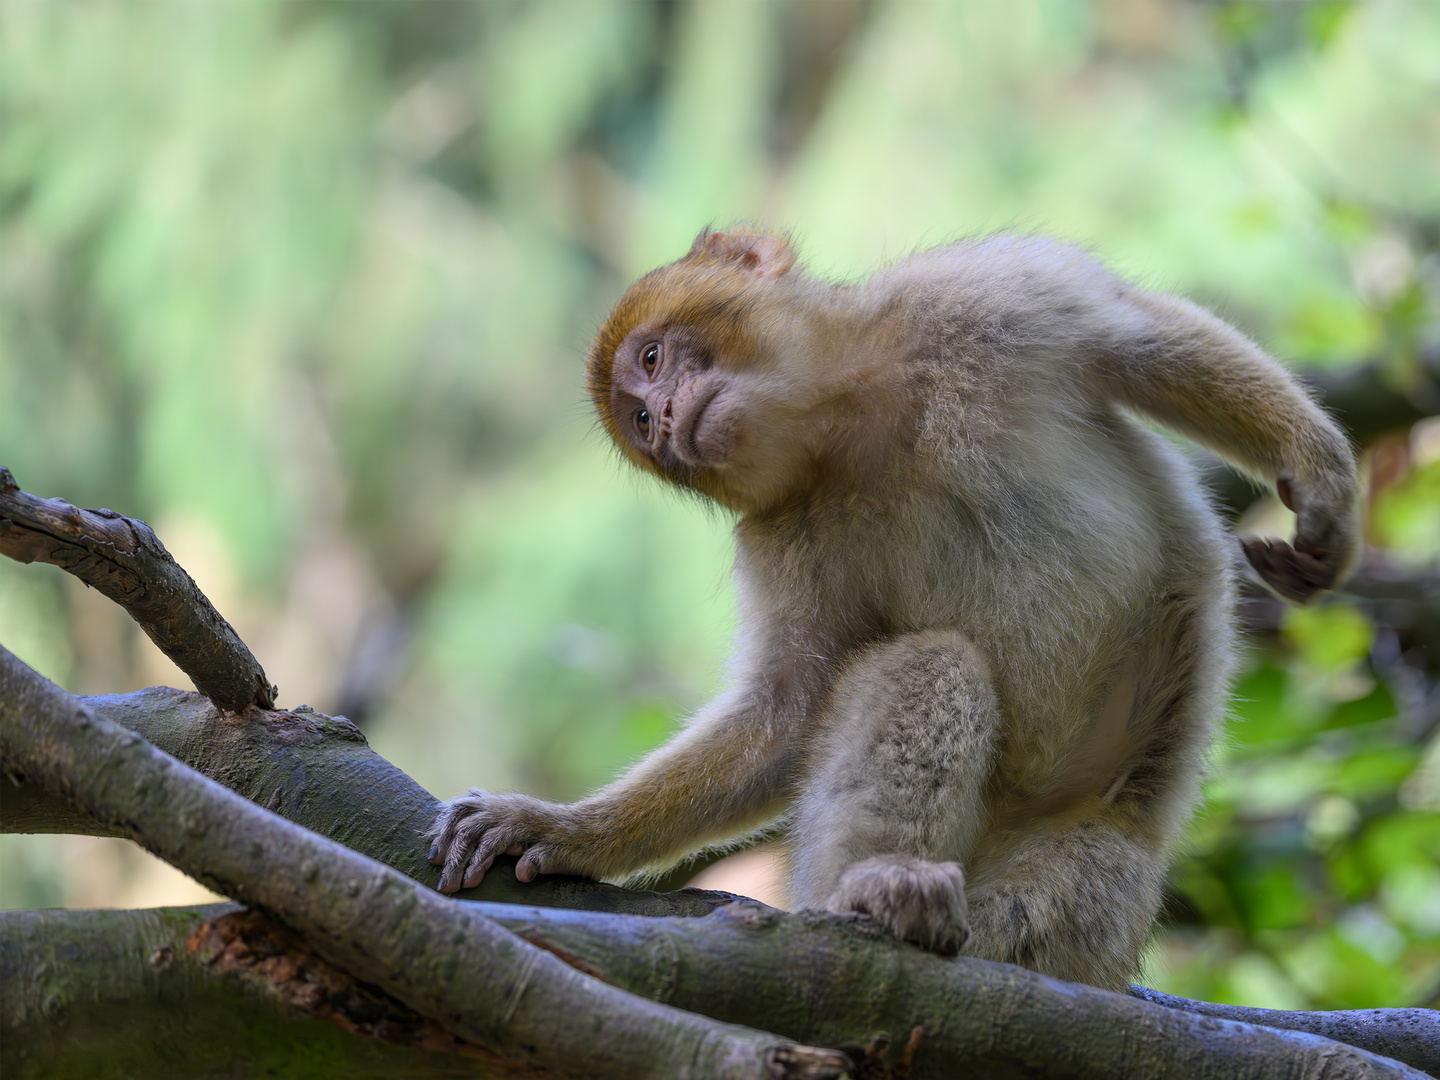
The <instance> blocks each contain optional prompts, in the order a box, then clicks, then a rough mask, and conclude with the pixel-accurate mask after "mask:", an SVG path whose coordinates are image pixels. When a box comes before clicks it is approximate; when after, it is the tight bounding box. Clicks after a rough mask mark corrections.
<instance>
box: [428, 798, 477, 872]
mask: <svg viewBox="0 0 1440 1080" xmlns="http://www.w3.org/2000/svg"><path fill="white" fill-rule="evenodd" d="M484 806H485V793H484V792H483V791H480V790H479V789H478V788H475V789H472V790H471V792H470V794H468V795H460V796H457V797H456V798H453V799H450V800H449V801H447V802H445V803H443V804H442V805H441V807H440V813H439V815H437V817H436V818H435V824H433V825H432V826H430V839H431V844H430V851H429V854H428V857H429V859H430V861H431V862H432V863H434V864H435V865H437V866H438V865H440V864H441V863H443V862H444V861H445V855H446V853H447V852H448V851H449V850H450V847H451V845H452V844H454V842H455V836H456V833H457V831H458V830H459V828H460V825H461V823H462V822H463V821H465V820H466V819H468V818H470V817H472V816H473V815H474V814H476V813H477V812H479V811H480V810H482V809H483V808H484Z"/></svg>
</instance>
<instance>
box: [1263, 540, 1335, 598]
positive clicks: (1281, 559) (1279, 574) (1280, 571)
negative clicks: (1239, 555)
mask: <svg viewBox="0 0 1440 1080" xmlns="http://www.w3.org/2000/svg"><path fill="white" fill-rule="evenodd" d="M1241 547H1242V549H1243V550H1244V552H1245V557H1246V558H1247V559H1248V560H1249V561H1250V565H1251V566H1253V567H1254V568H1255V572H1256V573H1258V574H1259V575H1260V577H1261V578H1262V579H1263V580H1264V581H1265V583H1266V584H1267V585H1269V586H1270V587H1271V588H1272V589H1274V590H1275V591H1276V592H1278V593H1279V594H1280V595H1281V596H1283V597H1285V598H1286V599H1287V600H1293V601H1294V602H1295V603H1297V604H1304V603H1307V602H1308V601H1310V600H1311V599H1313V598H1314V596H1315V594H1316V593H1318V592H1320V591H1322V590H1324V589H1328V588H1330V587H1331V586H1332V585H1334V584H1335V578H1336V570H1335V566H1334V565H1333V563H1332V562H1330V561H1329V560H1327V559H1323V558H1317V557H1315V556H1314V555H1311V554H1308V553H1307V552H1304V551H1296V550H1295V549H1294V548H1292V547H1291V546H1290V545H1289V544H1287V543H1285V541H1283V540H1261V539H1259V538H1258V537H1254V538H1251V539H1248V540H1242V541H1241Z"/></svg>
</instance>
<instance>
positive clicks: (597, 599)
mask: <svg viewBox="0 0 1440 1080" xmlns="http://www.w3.org/2000/svg"><path fill="white" fill-rule="evenodd" d="M1437 55H1440V6H1437V5H1435V4H1426V3H1410V2H1405V0H1374V2H1371V3H1365V4H1351V3H1344V2H1316V3H1301V2H1295V3H1258V2H1198V0H1196V2H1186V0H1175V2H1164V0H1091V2H1089V3H1081V2H1074V0H1050V2H1041V0H1035V2H1031V0H1004V2H1001V0H995V2H988V3H986V2H982V3H965V4H959V3H953V4H928V3H918V2H917V3H880V2H875V3H870V2H863V0H788V2H780V0H777V2H774V3H753V4H740V3H726V2H719V3H671V2H640V0H633V2H632V0H623V2H605V0H581V2H575V3H547V2H533V3H515V2H501V0H496V2H488V3H469V2H455V0H429V2H423V3H421V2H406V0H396V2H382V0H373V2H369V3H363V4H361V3H338V2H325V0H287V2H280V0H253V2H239V0H211V2H208V3H204V4H199V3H181V2H163V0H150V2H130V3H114V2H102V0H93V2H90V0H63V2H52V0H7V2H6V3H5V4H3V5H0V463H3V464H6V465H8V466H10V467H11V468H12V469H13V470H14V472H15V474H16V477H17V478H18V480H19V482H20V483H21V484H22V486H24V487H25V488H27V489H28V490H31V491H34V492H36V493H39V494H45V495H61V496H64V497H65V498H67V499H69V500H71V501H73V502H76V503H79V504H83V505H108V506H113V507H115V508H117V509H120V510H122V511H123V512H125V513H129V514H133V515H137V516H141V517H145V518H147V519H148V520H150V521H151V522H152V523H153V524H154V525H156V527H157V528H158V529H159V531H160V534H161V536H162V538H163V539H165V540H166V542H167V543H168V544H170V545H171V547H172V549H173V550H175V552H176V554H177V556H178V557H179V558H180V559H181V561H182V562H183V563H184V564H185V565H186V566H187V567H188V568H189V569H190V570H191V571H192V573H194V574H195V576H196V577H197V579H198V580H199V581H200V583H201V585H202V586H203V587H205V588H206V589H207V591H209V592H210V593H211V594H212V596H214V597H215V598H216V600H217V602H218V603H219V604H220V606H221V608H222V610H224V611H225V613H226V614H227V615H228V616H230V617H231V619H232V621H234V622H235V623H236V624H237V626H238V627H239V628H240V630H241V632H242V634H243V635H244V636H245V637H246V639H247V640H248V641H249V642H250V643H251V645H252V646H253V647H254V648H255V651H256V652H257V654H258V655H259V656H260V658H261V660H262V662H264V663H265V664H266V666H267V669H268V670H269V671H270V674H271V675H272V676H273V677H274V678H275V679H276V681H278V682H279V684H280V686H281V689H282V697H283V700H284V701H285V702H286V703H287V704H296V703H298V702H299V701H300V700H305V699H308V700H310V701H311V702H312V703H314V704H315V705H317V706H318V707H321V708H326V709H330V710H337V709H338V710H344V711H347V712H349V713H351V714H353V715H356V716H357V717H362V718H363V720H364V722H365V723H366V724H367V726H368V728H369V730H370V732H371V733H372V738H373V741H374V742H375V743H376V745H377V747H378V748H379V749H380V750H381V752H382V753H385V754H387V756H389V757H391V758H392V759H393V760H395V761H396V762H397V764H399V765H401V766H402V767H404V768H406V769H407V770H409V771H410V772H412V774H414V775H415V776H416V777H417V778H419V779H420V780H421V781H422V782H424V783H426V784H427V786H429V787H431V788H432V789H433V790H435V791H437V792H439V793H444V794H448V793H450V792H453V791H454V790H457V789H458V788H460V787H462V786H464V785H468V784H480V785H485V786H492V787H495V786H517V787H523V788H525V789H527V790H532V791H536V792H538V793H541V794H546V795H551V796H556V797H573V796H575V795H577V794H579V793H580V792H582V791H583V790H585V789H587V788H589V787H592V786H594V785H596V784H598V783H600V782H603V781H604V780H605V779H606V778H607V777H609V776H611V775H613V773H614V771H615V770H616V769H617V768H619V767H621V766H622V765H623V764H624V762H626V761H627V760H631V759H633V758H634V757H635V756H637V755H638V754H639V753H641V752H642V751H643V750H645V749H646V748H647V747H649V746H651V745H653V744H654V743H655V742H657V741H658V740H660V739H661V738H663V737H664V735H665V734H666V733H667V732H668V731H669V730H670V729H671V727H672V725H673V723H674V720H675V717H676V716H677V715H678V714H680V713H683V711H684V710H686V709H689V708H693V707H694V706H695V705H697V704H698V703H699V702H701V701H702V700H703V699H704V697H705V696H706V694H707V693H709V692H710V691H711V690H713V688H714V686H715V685H716V683H717V681H718V679H719V675H720V669H721V667H722V665H723V657H724V649H725V644H724V643H725V638H726V635H727V633H728V630H729V626H730V620H731V618H732V614H731V610H730V608H731V605H730V597H729V592H728V587H727V585H726V583H725V577H726V574H725V570H726V560H727V555H726V552H727V538H726V526H727V523H726V521H725V519H724V518H723V516H721V515H719V514H717V513H716V512H714V511H708V510H706V509H705V508H703V507H700V506H698V505H696V504H695V503H693V502H691V501H687V500H685V499H683V498H679V497H677V496H673V495H667V494H664V493H662V492H659V491H656V490H654V489H653V488H652V487H651V486H649V485H645V484H641V483H639V482H638V481H637V480H632V479H631V478H630V477H629V475H628V474H626V473H624V472H622V470H621V469H620V468H619V465H618V463H617V462H616V461H615V459H614V456H613V455H612V454H611V453H610V452H609V451H608V450H607V448H606V447H605V445H604V443H603V441H602V440H601V439H600V438H599V437H597V435H596V434H595V432H594V431H593V428H592V424H591V420H590V418H589V414H588V407H587V406H586V404H585V402H584V400H583V395H582V394H581V392H580V385H579V384H580V378H579V361H580V357H581V355H582V354H583V351H584V348H585V345H586V342H587V340H588V337H589V335H590V333H591V331H592V330H593V328H594V327H595V325H596V324H597V322H598V320H599V318H600V317H601V316H602V315H603V313H604V311H605V310H606V309H607V307H608V305H609V303H610V302H612V301H613V299H614V298H615V297H616V296H617V295H618V293H619V291H620V289H621V288H622V287H623V285H624V283H625V282H626V281H627V280H628V279H629V278H630V277H632V276H633V275H634V274H636V273H637V272H639V271H642V270H644V269H647V268H648V267H649V266H651V265H653V264H655V263H657V262H659V261H662V260H666V259H669V258H673V257H674V256H676V255H677V254H679V253H680V252H682V251H683V250H684V249H685V247H686V246H687V244H688V242H689V240H690V238H691V237H692V236H693V235H694V233H695V232H696V230H698V229H699V228H700V227H701V226H703V225H705V224H707V223H712V222H714V223H725V222H728V221H731V220H735V219H758V220H763V221H768V222H771V223H776V224H780V225H783V226H787V227H792V228H794V230H795V231H796V233H797V235H798V237H799V239H800V241H801V245H802V251H803V254H804V256H805V257H806V258H807V259H808V261H809V262H810V264H811V265H812V267H814V268H815V269H817V270H819V271H822V272H827V273H834V274H839V275H847V276H848V275H855V274H860V273H863V272H865V271H866V270H867V269H869V268H872V267H874V266H875V265H876V264H877V262H879V261H881V260H883V259H885V258H887V257H893V256H896V255H900V254H903V253H904V252H906V251H907V250H909V249H911V248H913V247H916V246H921V245H926V244H931V243H936V242H940V241H943V240H945V239H947V238H949V237H952V236H955V235H958V234H963V233H968V232H975V231H983V230H987V229H992V228H1000V227H1019V228H1025V229H1040V230H1044V231H1048V232H1052V233H1057V234H1059V235H1062V236H1065V237H1069V238H1072V239H1076V240H1078V241H1081V242H1083V243H1085V244H1087V245H1089V246H1091V247H1092V248H1093V249H1094V250H1096V251H1097V252H1098V253H1099V254H1100V255H1102V256H1103V257H1105V258H1106V259H1107V260H1109V261H1110V262H1111V263H1112V264H1113V265H1115V266H1116V267H1117V268H1118V269H1120V270H1121V271H1122V272H1124V273H1126V274H1129V275H1132V276H1134V277H1137V278H1139V279H1141V280H1144V281H1147V282H1150V283H1153V284H1156V285H1158V286H1162V287H1166V288H1173V289H1176V290H1180V291H1184V292H1186V293H1188V294H1190V295H1192V296H1195V297H1196V298H1198V299H1200V300H1201V301H1203V302H1207V303H1210V304H1212V305H1214V306H1216V307H1218V308H1219V309H1220V310H1221V311H1222V312H1223V313H1224V314H1226V315H1227V316H1228V317H1229V318H1231V319H1233V320H1235V321H1236V322H1238V323H1240V324H1241V325H1242V326H1244V327H1246V328H1247V329H1248V330H1250V331H1251V332H1252V333H1254V334H1256V335H1257V336H1258V337H1260V338H1261V339H1262V340H1264V341H1266V342H1267V343H1269V344H1270V345H1271V346H1272V347H1273V348H1275V350H1276V351H1277V352H1279V353H1281V354H1282V355H1286V356H1289V357H1291V358H1293V359H1295V360H1296V361H1297V362H1299V363H1303V364H1309V365H1314V366H1318V367H1322V368H1328V369H1334V370H1340V369H1344V368H1347V367H1350V366H1353V365H1355V364H1357V363H1359V362H1361V361H1372V362H1377V363H1379V364H1380V366H1381V369H1382V371H1383V372H1384V377H1385V378H1386V379H1387V380H1389V381H1390V383H1391V384H1392V385H1395V386H1400V387H1404V386H1407V385H1410V384H1411V383H1412V382H1413V380H1414V378H1415V375H1416V372H1417V371H1418V370H1420V368H1421V367H1422V366H1423V365H1424V363H1425V361H1426V358H1427V357H1428V356H1433V355H1434V354H1435V352H1436V350H1437V349H1440V332H1437V314H1436V311H1437V292H1440V256H1437V253H1436V252H1437V247H1440V181H1437V177H1440V138H1437V137H1436V132H1437V131H1440V64H1437V63H1436V59H1435V58H1436V57H1437ZM1422 427H1423V425H1422ZM1394 438H1395V440H1398V441H1397V442H1396V445H1401V446H1403V447H1405V450H1404V452H1403V455H1402V456H1404V458H1405V462H1404V468H1402V469H1400V470H1399V471H1398V473H1397V474H1396V476H1394V477H1391V480H1394V481H1396V482H1392V483H1389V485H1388V486H1384V489H1383V490H1379V488H1380V487H1381V486H1382V485H1379V484H1377V485H1376V488H1377V495H1376V498H1375V501H1374V506H1373V515H1372V519H1371V538H1372V540H1373V541H1374V542H1375V543H1376V544H1378V545H1381V546H1382V547H1383V548H1384V549H1386V555H1385V557H1386V558H1387V559H1389V560H1391V562H1392V563H1393V564H1394V565H1396V566H1402V567H1406V568H1408V570H1409V571H1410V572H1422V571H1423V568H1425V567H1426V566H1430V565H1433V562H1434V559H1435V557H1436V555H1437V553H1440V431H1436V430H1435V429H1430V428H1426V430H1424V431H1422V430H1420V428H1417V429H1416V431H1415V432H1410V433H1407V432H1405V431H1403V430H1402V431H1399V432H1397V433H1396V434H1395V437H1394ZM1392 471H1393V470H1392ZM1393 614H1394V613H1393V612H1391V611H1390V610H1389V609H1382V608H1378V607H1376V606H1375V605H1369V606H1366V605H1363V604H1352V603H1350V602H1348V601H1346V600H1343V599H1342V600H1339V601H1336V602H1335V603H1332V604H1330V605H1329V606H1326V607H1322V608H1318V609H1316V610H1314V611H1304V612H1292V613H1290V614H1288V615H1287V616H1286V617H1285V621H1284V627H1283V630H1282V631H1281V632H1280V633H1278V634H1269V635H1261V636H1259V637H1257V639H1256V645H1255V649H1254V653H1253V657H1252V659H1251V661H1250V664H1249V667H1248V668H1247V670H1246V671H1245V673H1244V675H1243V677H1242V679H1241V681H1240V685H1239V689H1238V695H1237V699H1236V701H1237V703H1236V706H1235V722H1234V723H1233V724H1232V725H1231V731H1230V732H1229V734H1228V737H1227V740H1226V742H1225V744H1224V747H1223V750H1222V752H1221V753H1220V754H1219V755H1218V756H1217V762H1216V766H1215V771H1214V777H1213V779H1212V781H1211V782H1210V784H1209V794H1210V798H1209V803H1208V809H1207V811H1206V813H1205V815H1204V816H1203V818H1202V819H1201V820H1200V822H1199V823H1198V825H1197V827H1196V830H1195V836H1194V840H1193V843H1192V845H1191V847H1190V853H1189V854H1188V855H1187V857H1186V858H1185V859H1184V860H1183V861H1182V862H1181V864H1180V865H1179V866H1178V867H1177V869H1176V872H1175V876H1174V886H1175V898H1174V903H1173V904H1172V908H1173V910H1172V913H1171V914H1172V921H1173V923H1174V925H1173V926H1172V927H1170V928H1169V929H1168V930H1166V931H1165V932H1164V933H1163V934H1162V935H1161V939H1160V948H1159V950H1158V951H1157V958H1156V965H1155V971H1154V973H1153V979H1154V981H1155V982H1156V983H1157V984H1158V985H1161V986H1163V987H1165V988H1167V989H1171V990H1174V991H1177V992H1181V993H1192V994H1196V995H1200V996H1207V997H1211V998H1215V999H1218V1000H1233V1001H1241V1002H1245V1003H1249V1004H1262V1005H1281V1004H1295V1005H1318V1006H1342V1005H1356V1006H1358V1005H1381V1004H1402V1003H1409V1002H1416V1001H1423V1000H1433V999H1434V995H1435V992H1436V988H1437V985H1440V907H1437V904H1440V869H1437V866H1440V818H1437V812H1440V760H1437V758H1440V751H1437V743H1436V737H1435V731H1434V724H1433V722H1431V721H1427V719H1426V718H1427V717H1429V716H1430V715H1431V714H1432V713H1433V711H1434V707H1435V704H1436V703H1435V702H1434V701H1433V700H1431V698H1430V697H1427V695H1428V694H1429V693H1430V691H1431V687H1432V684H1433V680H1434V678H1435V676H1436V674H1437V668H1440V655H1436V654H1435V652H1434V651H1433V650H1431V651H1429V652H1427V651H1426V646H1425V644H1424V642H1417V641H1413V640H1411V639H1412V638H1413V627H1411V626H1409V625H1408V624H1406V625H1400V624H1398V623H1397V624H1395V625H1392V621H1393V620H1392V616H1393ZM105 619H106V616H105V615H104V613H103V612H97V610H96V608H95V606H94V605H93V604H92V603H90V602H89V599H87V597H86V596H85V595H84V594H83V591H81V590H77V589H76V588H75V587H74V586H72V585H69V584H66V583H65V582H64V581H62V575H61V574H60V573H59V572H58V571H55V572H51V571H50V570H49V568H42V567H19V566H16V565H13V564H0V640H3V641H4V642H5V643H6V645H7V646H8V647H10V648H12V649H14V650H16V651H17V652H18V653H19V654H20V655H21V656H22V657H23V658H24V659H26V660H27V661H29V662H30V663H32V664H34V665H35V666H37V667H38V668H40V669H41V670H42V671H44V672H45V673H46V674H48V675H50V676H51V677H53V678H55V679H57V680H58V681H60V682H62V683H63V684H65V685H66V686H68V687H70V688H72V689H78V690H86V691H100V690H119V689H126V688H128V687H129V686H131V685H136V684H139V683H142V682H144V681H146V679H147V676H150V675H151V672H152V670H153V667H147V664H149V663H150V661H148V660H147V659H146V656H147V655H148V654H146V653H145V648H146V646H145V644H144V643H143V642H141V641H137V640H136V637H135V635H134V632H133V631H132V630H130V629H129V628H128V627H126V626H124V625H123V623H118V624H117V623H114V622H106V621H105ZM1397 627H1398V628H1397ZM1407 635H1409V636H1407ZM1397 642H1399V644H1398V645H1397V644H1396V643H1397ZM1402 646H1403V647H1402ZM1377 650H1378V651H1377ZM1387 650H1388V651H1387ZM1417 650H1418V651H1417ZM1377 656H1378V657H1379V659H1377ZM1417 680H1418V681H1417ZM1427 680H1428V681H1427ZM17 844H18V841H15V840H14V839H13V838H6V846H4V847H0V860H3V865H4V871H5V872H4V873H3V874H0V899H3V900H4V901H5V902H6V903H12V902H13V903H16V904H22V903H35V902H39V901H37V900H36V898H37V897H42V898H43V897H50V896H51V895H52V894H54V893H55V891H56V889H55V886H54V884H53V880H52V878H47V877H46V876H45V875H46V874H47V873H48V874H51V875H52V877H53V876H54V875H58V874H59V868H58V866H56V865H54V864H53V863H46V862H45V860H44V859H43V858H41V857H39V856H36V855H35V853H34V850H32V849H30V848H25V847H23V845H21V846H17ZM26 860H29V861H28V862H26ZM27 867H29V869H27ZM37 867H38V869H37Z"/></svg>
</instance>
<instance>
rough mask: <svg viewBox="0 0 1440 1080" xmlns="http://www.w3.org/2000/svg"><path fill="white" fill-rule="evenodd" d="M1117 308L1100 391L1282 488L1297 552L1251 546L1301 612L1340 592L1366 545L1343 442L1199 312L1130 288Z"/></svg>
mask: <svg viewBox="0 0 1440 1080" xmlns="http://www.w3.org/2000/svg"><path fill="white" fill-rule="evenodd" d="M1121 307H1122V311H1121V313H1120V317H1119V318H1118V319H1116V320H1114V321H1112V322H1110V324H1109V326H1108V328H1107V329H1108V331H1109V333H1108V334H1107V338H1108V340H1107V341H1106V342H1105V346H1104V347H1103V348H1102V349H1100V350H1099V367H1100V374H1101V379H1100V382H1101V384H1102V385H1103V386H1104V387H1105V388H1106V390H1108V392H1109V394H1110V395H1112V396H1113V397H1114V398H1116V399H1118V400H1119V401H1120V402H1122V403H1123V404H1125V405H1127V406H1129V407H1131V408H1134V409H1136V410H1138V411H1140V412H1143V413H1146V414H1148V415H1150V416H1153V417H1154V418H1155V419H1157V420H1159V421H1160V422H1161V423H1163V424H1166V425H1167V426H1169V427H1172V428H1174V429H1175V430H1176V431H1179V432H1180V433H1182V434H1184V435H1186V436H1188V437H1190V438H1192V439H1194V440H1195V441H1196V442H1199V443H1201V444H1202V445H1204V446H1207V447H1209V448H1210V449H1212V450H1214V451H1215V452H1216V453H1218V454H1220V455H1221V456H1223V457H1225V458H1226V459H1227V460H1229V461H1231V462H1233V463H1235V464H1236V465H1238V466H1239V467H1240V468H1242V469H1244V470H1245V471H1246V472H1248V473H1250V474H1251V475H1252V476H1255V477H1256V478H1257V479H1259V480H1261V481H1263V482H1265V483H1267V484H1273V485H1274V486H1275V489H1276V491H1277V492H1278V493H1279V495H1280V498H1281V500H1282V501H1283V502H1284V503H1285V505H1286V506H1288V507H1289V508H1290V509H1291V510H1294V511H1295V513H1296V515H1297V517H1298V521H1297V525H1296V535H1295V542H1294V546H1293V547H1292V546H1291V545H1290V544H1286V543H1284V542H1283V541H1266V540H1260V539H1250V540H1246V541H1244V548H1245V554H1246V556H1247V557H1248V558H1249V559H1250V562H1251V564H1252V565H1253V566H1254V567H1255V569H1256V570H1257V571H1258V572H1259V573H1260V575H1261V576H1262V577H1263V578H1265V580H1266V581H1267V582H1268V583H1269V584H1270V585H1271V586H1272V587H1273V588H1274V589H1275V590H1276V591H1277V592H1279V593H1280V594H1281V595H1283V596H1286V597H1288V598H1289V599H1291V600H1295V601H1297V602H1299V603H1304V602H1305V601H1306V600H1309V599H1310V598H1311V597H1312V596H1314V595H1315V593H1316V592H1318V591H1320V590H1322V589H1329V588H1332V587H1334V586H1335V585H1336V584H1338V582H1339V581H1340V579H1341V578H1342V577H1343V576H1344V575H1345V573H1346V571H1347V570H1349V568H1350V566H1351V564H1352V563H1353V562H1354V561H1355V557H1356V555H1357V554H1358V551H1359V546H1360V529H1359V524H1358V521H1357V518H1356V512H1355V501H1356V495H1357V483H1356V467H1355V455H1354V452H1353V451H1352V449H1351V447H1350V443H1349V441H1348V440H1347V439H1346V437H1345V435H1344V433H1343V432H1342V431H1341V430H1340V428H1339V427H1338V426H1337V425H1336V423H1335V422H1334V421H1333V420H1332V419H1331V418H1330V417H1329V416H1327V415H1326V414H1325V412H1324V411H1323V410H1322V409H1321V408H1320V407H1319V406H1317V405H1316V404H1315V402H1313V401H1312V400H1311V399H1310V397H1309V396H1308V395H1307V394H1306V393H1305V391H1304V390H1303V389H1302V388H1301V386H1300V385H1299V384H1298V383H1297V382H1296V381H1295V379H1294V378H1293V377H1292V376H1291V375H1290V374H1289V372H1287V371H1286V370H1285V369H1284V368H1283V367H1281V366H1280V364H1279V363H1278V362H1276V361H1275V360H1274V359H1272V358H1271V357H1270V356H1268V355H1267V354H1266V353H1265V352H1264V351H1263V350H1262V349H1260V347H1259V346H1257V345H1256V344H1255V343H1254V342H1252V341H1251V340H1250V339H1249V338H1247V337H1245V335H1244V334H1242V333H1240V332H1239V331H1238V330H1236V329H1235V328H1234V327H1232V326H1230V325H1229V324H1227V323H1225V322H1223V321H1221V320H1220V319H1218V318H1216V317H1215V316H1214V315H1211V314H1210V313H1209V312H1208V311H1205V310H1204V309H1203V308H1201V307H1198V306H1197V305H1195V304H1192V303H1190V302H1189V301H1187V300H1182V299H1180V298H1179V297H1175V296H1168V295H1164V294H1160V293H1147V292H1142V291H1139V290H1133V289H1128V288H1127V289H1125V292H1124V295H1123V297H1122V300H1121ZM1110 335H1114V336H1110Z"/></svg>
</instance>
